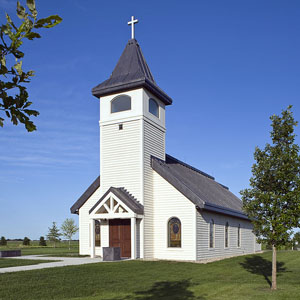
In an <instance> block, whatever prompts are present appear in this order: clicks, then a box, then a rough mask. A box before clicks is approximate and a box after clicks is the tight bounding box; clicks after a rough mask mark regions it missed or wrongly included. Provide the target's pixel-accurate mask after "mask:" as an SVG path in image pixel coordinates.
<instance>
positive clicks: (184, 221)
mask: <svg viewBox="0 0 300 300" xmlns="http://www.w3.org/2000/svg"><path fill="white" fill-rule="evenodd" d="M153 179H154V180H153V183H154V207H153V214H154V216H153V220H154V224H155V227H154V232H153V236H154V258H157V259H174V260H196V210H195V205H194V204H193V203H192V202H191V201H190V200H188V199H187V198H186V197H185V196H183V195H182V194H181V193H180V192H179V191H178V190H176V189H175V188H174V187H173V186H172V185H170V184H169V183H168V182H167V181H166V180H165V179H163V178H162V177H161V176H160V175H159V174H157V173H156V172H155V171H153ZM171 217H177V218H178V219H179V220H180V222H181V248H168V220H169V219H170V218H171Z"/></svg>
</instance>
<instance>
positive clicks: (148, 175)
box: [92, 17, 172, 258]
mask: <svg viewBox="0 0 300 300" xmlns="http://www.w3.org/2000/svg"><path fill="white" fill-rule="evenodd" d="M135 23H137V20H134V17H132V20H131V22H128V24H129V25H131V26H132V38H131V39H130V40H129V41H128V43H127V45H126V47H125V49H124V51H123V53H122V55H121V57H120V59H119V61H118V63H117V65H116V67H115V68H114V70H113V72H112V74H111V76H110V77H109V78H108V79H107V80H105V81H104V82H102V83H100V84H99V85H97V86H96V87H94V88H93V89H92V93H93V95H94V96H95V97H97V98H98V99H100V122H99V124H100V193H101V194H104V193H105V192H106V191H107V190H108V189H109V188H110V187H124V188H125V189H126V190H127V191H128V192H129V193H130V194H132V196H133V197H134V198H135V199H136V200H137V201H138V202H140V203H141V204H142V205H144V220H143V226H142V228H140V231H141V232H140V236H141V238H142V241H141V243H140V244H141V246H140V247H141V257H149V258H151V256H152V253H153V252H152V251H153V250H152V247H153V246H152V245H153V243H152V241H153V236H152V235H153V234H152V233H151V230H150V228H152V226H153V213H152V212H153V200H152V198H153V197H152V195H153V184H152V181H153V180H152V176H153V172H154V171H153V170H152V168H151V156H155V157H158V158H160V159H162V160H165V131H166V128H165V107H166V106H167V105H170V104H172V99H171V98H170V97H169V96H168V95H167V94H166V93H165V92H164V91H163V90H161V89H160V88H159V87H158V85H157V84H156V82H155V80H154V78H153V75H152V73H151V71H150V69H149V67H148V65H147V63H146V60H145V58H144V56H143V54H142V51H141V48H140V46H139V44H138V42H137V41H136V39H135V38H134V24H135ZM144 249H145V250H144Z"/></svg>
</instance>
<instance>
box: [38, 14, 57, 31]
mask: <svg viewBox="0 0 300 300" xmlns="http://www.w3.org/2000/svg"><path fill="white" fill-rule="evenodd" d="M61 21H62V18H61V17H60V16H58V15H53V16H49V17H47V18H45V19H40V20H38V21H37V22H36V24H35V25H34V28H51V27H54V26H56V25H58V24H59V23H60V22H61Z"/></svg>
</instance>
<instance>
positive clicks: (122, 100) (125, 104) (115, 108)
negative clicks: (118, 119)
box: [111, 95, 131, 113]
mask: <svg viewBox="0 0 300 300" xmlns="http://www.w3.org/2000/svg"><path fill="white" fill-rule="evenodd" d="M125 110H131V98H130V97H129V96H127V95H121V96H117V97H116V98H114V99H113V100H112V101H111V112H112V113H115V112H120V111H125Z"/></svg>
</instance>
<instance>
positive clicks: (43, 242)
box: [39, 236, 47, 246]
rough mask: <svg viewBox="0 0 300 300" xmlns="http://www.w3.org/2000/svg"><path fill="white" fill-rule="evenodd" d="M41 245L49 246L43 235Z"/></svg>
mask: <svg viewBox="0 0 300 300" xmlns="http://www.w3.org/2000/svg"><path fill="white" fill-rule="evenodd" d="M39 245H40V246H47V244H46V241H45V238H44V237H43V236H41V237H40V242H39Z"/></svg>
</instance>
